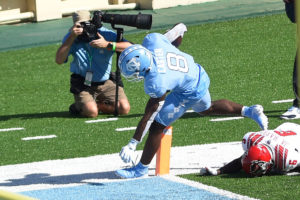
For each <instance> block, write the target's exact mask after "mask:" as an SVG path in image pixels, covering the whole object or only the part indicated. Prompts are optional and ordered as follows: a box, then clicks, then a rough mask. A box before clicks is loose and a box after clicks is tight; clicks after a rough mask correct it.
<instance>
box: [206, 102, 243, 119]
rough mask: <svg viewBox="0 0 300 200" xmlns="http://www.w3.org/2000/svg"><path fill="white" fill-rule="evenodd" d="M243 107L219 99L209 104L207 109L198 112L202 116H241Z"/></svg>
mask: <svg viewBox="0 0 300 200" xmlns="http://www.w3.org/2000/svg"><path fill="white" fill-rule="evenodd" d="M242 108H243V105H241V104H238V103H235V102H232V101H229V100H227V99H220V100H216V101H212V102H211V106H210V108H209V109H207V110H205V111H203V112H200V114H203V115H241V112H242Z"/></svg>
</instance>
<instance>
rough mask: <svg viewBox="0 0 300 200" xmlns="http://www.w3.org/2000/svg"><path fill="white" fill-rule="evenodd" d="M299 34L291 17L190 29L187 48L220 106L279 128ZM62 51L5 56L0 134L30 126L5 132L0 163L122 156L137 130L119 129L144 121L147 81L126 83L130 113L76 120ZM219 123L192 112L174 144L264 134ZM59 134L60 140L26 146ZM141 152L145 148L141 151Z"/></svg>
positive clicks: (259, 194)
mask: <svg viewBox="0 0 300 200" xmlns="http://www.w3.org/2000/svg"><path fill="white" fill-rule="evenodd" d="M164 31H165V30H161V33H163V32H164ZM295 31H296V27H295V25H293V24H291V23H290V22H289V20H288V19H287V17H286V16H285V15H284V14H278V15H271V16H263V17H256V18H247V19H240V20H234V21H227V22H218V23H211V24H202V25H197V26H189V27H188V32H187V33H186V34H185V36H184V40H183V43H182V45H181V46H180V49H181V50H183V51H185V52H187V53H189V54H191V55H193V56H194V59H195V61H196V62H197V63H199V64H201V65H202V66H204V68H205V69H206V71H207V73H208V74H209V76H210V78H211V86H210V93H211V96H212V99H213V100H217V99H223V98H226V99H230V100H232V101H235V102H238V103H240V104H243V105H253V104H261V105H263V106H264V108H265V113H266V114H267V116H268V117H269V121H270V124H269V127H270V129H272V128H275V127H276V126H278V125H279V124H281V123H283V122H284V121H283V120H280V119H279V116H280V114H282V113H283V112H285V111H286V109H287V108H288V107H290V106H291V103H283V104H273V103H272V101H273V100H282V99H292V98H294V95H293V91H292V84H291V82H292V68H293V62H294V57H295V53H296V47H295V40H296V37H295ZM144 36H145V33H138V34H128V35H126V33H125V35H124V37H125V38H126V39H128V40H130V41H132V42H134V43H141V42H142V39H143V37H144ZM58 47H59V44H53V45H49V46H41V47H35V48H28V49H21V50H14V51H6V52H1V53H0V60H1V64H0V69H1V79H0V85H1V93H2V95H1V96H0V105H1V106H0V128H1V129H5V128H13V127H24V128H25V129H24V130H21V131H9V132H0V138H1V154H0V155H1V156H0V165H8V164H16V163H27V162H33V161H41V160H50V159H64V158H74V157H85V156H92V155H99V154H108V153H116V152H119V151H120V149H121V147H122V146H124V145H125V144H127V142H128V140H129V139H130V138H131V137H132V135H133V131H125V132H117V131H116V130H115V129H116V128H124V127H132V126H136V125H137V122H138V121H139V119H140V118H141V117H142V115H143V112H144V107H145V104H146V102H147V100H148V98H149V97H148V96H146V95H145V93H144V91H143V83H142V82H139V83H131V82H127V81H126V80H124V79H123V81H124V84H125V92H126V94H127V96H128V98H129V101H130V103H131V111H130V113H129V115H127V116H119V120H117V121H111V122H102V123H94V124H87V123H85V121H86V120H90V119H88V118H74V117H72V116H70V115H69V113H68V107H69V105H70V104H71V103H72V102H73V97H72V95H71V93H69V78H70V72H69V63H66V64H64V65H62V66H59V65H57V64H55V62H54V59H55V52H56V50H57V48H58ZM114 64H115V61H114ZM109 117H113V116H111V115H102V114H101V115H99V117H98V119H105V118H109ZM218 117H220V116H210V117H201V116H199V115H198V114H196V113H187V114H185V115H184V116H183V117H182V118H181V119H180V120H178V121H176V122H175V123H174V124H172V126H173V134H174V136H173V146H185V145H193V144H205V143H214V142H229V141H240V140H241V138H242V136H243V135H244V134H245V133H246V132H248V131H258V130H259V127H258V125H257V124H256V123H255V122H254V121H252V120H250V119H240V120H234V121H223V122H211V121H209V120H210V119H212V118H218ZM293 122H296V123H300V120H294V121H293ZM52 134H55V135H56V136H57V137H56V138H54V139H49V140H31V141H23V140H21V139H22V138H24V137H33V136H43V135H52ZM142 147H143V144H141V145H139V147H138V149H142ZM184 177H186V178H189V179H192V180H196V181H199V182H202V183H204V184H209V185H214V186H216V187H219V188H223V189H226V190H230V191H233V192H236V193H239V194H244V195H249V196H251V197H255V198H261V199H282V198H283V196H282V195H289V196H287V197H286V196H284V197H286V198H287V199H292V198H293V199H295V198H296V197H299V191H300V190H299V184H298V183H299V181H300V180H299V177H286V176H280V177H279V176H272V177H263V178H258V179H248V178H245V177H244V174H239V175H235V176H220V177H199V176H198V175H196V174H192V175H186V176H184ZM262 184H263V186H264V187H262V186H261V185H262ZM271 191H272V192H271Z"/></svg>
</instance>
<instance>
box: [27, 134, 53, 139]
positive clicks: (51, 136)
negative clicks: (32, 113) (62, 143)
mask: <svg viewBox="0 0 300 200" xmlns="http://www.w3.org/2000/svg"><path fill="white" fill-rule="evenodd" d="M56 137H57V136H56V135H45V136H34V137H25V138H22V140H44V139H51V138H56Z"/></svg>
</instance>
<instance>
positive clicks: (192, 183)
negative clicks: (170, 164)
mask: <svg viewBox="0 0 300 200" xmlns="http://www.w3.org/2000/svg"><path fill="white" fill-rule="evenodd" d="M162 178H164V179H167V180H170V181H174V182H177V183H182V184H185V185H189V186H192V187H195V188H199V189H202V190H206V191H209V192H212V193H215V194H219V195H222V196H226V197H229V198H233V199H243V200H256V199H254V198H251V197H248V196H243V195H240V194H236V193H233V192H230V191H227V190H223V189H219V188H216V187H213V186H209V185H204V184H202V183H200V182H195V181H191V180H188V179H184V178H181V177H178V176H174V175H164V176H162Z"/></svg>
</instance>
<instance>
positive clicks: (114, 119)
mask: <svg viewBox="0 0 300 200" xmlns="http://www.w3.org/2000/svg"><path fill="white" fill-rule="evenodd" d="M116 120H118V118H117V117H115V118H107V119H96V120H88V121H85V123H98V122H109V121H116Z"/></svg>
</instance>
